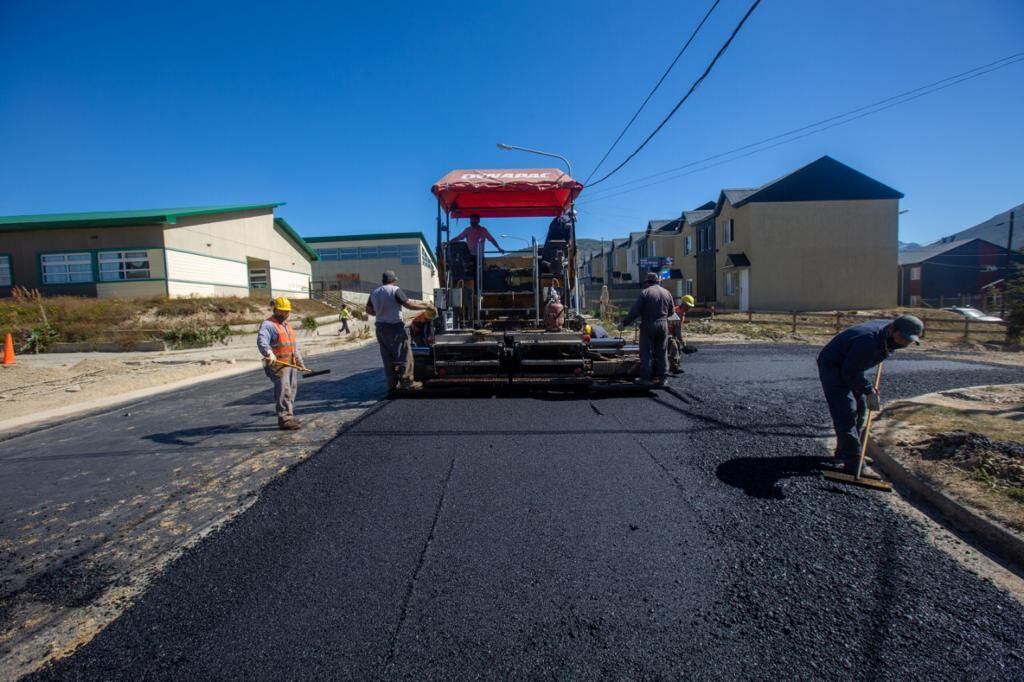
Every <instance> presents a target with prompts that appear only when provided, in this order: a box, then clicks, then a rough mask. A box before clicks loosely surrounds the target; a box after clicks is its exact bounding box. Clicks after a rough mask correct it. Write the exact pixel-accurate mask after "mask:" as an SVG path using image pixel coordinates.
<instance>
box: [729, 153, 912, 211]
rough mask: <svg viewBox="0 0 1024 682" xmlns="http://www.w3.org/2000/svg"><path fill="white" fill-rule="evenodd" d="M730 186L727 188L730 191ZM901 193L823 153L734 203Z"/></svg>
mask: <svg viewBox="0 0 1024 682" xmlns="http://www.w3.org/2000/svg"><path fill="white" fill-rule="evenodd" d="M729 191H730V190H726V192H729ZM902 198H903V193H902V192H899V191H897V190H895V189H893V188H892V187H889V186H888V185H883V184H882V183H880V182H879V181H878V180H875V179H874V178H870V177H868V176H867V175H864V174H863V173H861V172H860V171H857V170H854V169H853V168H850V167H849V166H847V165H846V164H844V163H840V162H838V161H836V160H835V159H833V158H832V157H831V156H823V157H821V158H820V159H818V160H816V161H812V162H811V163H809V164H807V165H806V166H804V167H802V168H798V169H796V170H795V171H793V172H792V173H789V174H787V175H783V176H782V177H781V178H779V179H777V180H773V181H771V182H769V183H767V184H765V185H763V186H761V187H760V188H758V189H757V190H756V191H754V192H751V193H750V194H748V195H746V196H745V197H742V198H740V199H739V200H738V201H734V200H733V199H732V198H730V199H729V201H730V203H732V205H733V206H736V207H739V206H742V205H744V204H749V203H755V202H757V203H762V202H763V203H768V202H779V201H850V200H864V199H902Z"/></svg>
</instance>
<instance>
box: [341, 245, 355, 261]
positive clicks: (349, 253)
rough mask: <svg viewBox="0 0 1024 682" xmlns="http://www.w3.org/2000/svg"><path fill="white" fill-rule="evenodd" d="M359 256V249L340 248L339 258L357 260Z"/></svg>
mask: <svg viewBox="0 0 1024 682" xmlns="http://www.w3.org/2000/svg"><path fill="white" fill-rule="evenodd" d="M357 258H359V249H355V248H351V249H338V260H355V259H357Z"/></svg>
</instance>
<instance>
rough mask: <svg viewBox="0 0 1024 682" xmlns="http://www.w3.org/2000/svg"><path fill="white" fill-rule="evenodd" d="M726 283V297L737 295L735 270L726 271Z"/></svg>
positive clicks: (724, 288)
mask: <svg viewBox="0 0 1024 682" xmlns="http://www.w3.org/2000/svg"><path fill="white" fill-rule="evenodd" d="M724 275H725V276H724V281H723V282H722V290H723V291H724V292H725V295H726V296H735V295H736V273H735V271H733V270H726V271H725V273H724Z"/></svg>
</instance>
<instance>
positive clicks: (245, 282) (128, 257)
mask: <svg viewBox="0 0 1024 682" xmlns="http://www.w3.org/2000/svg"><path fill="white" fill-rule="evenodd" d="M282 205H283V203H281V202H277V203H265V204H233V205H224V206H199V207H190V208H157V209H142V210H134V211H101V212H93V213H51V214H46V215H22V216H5V217H0V295H7V294H9V293H10V290H11V287H13V286H22V287H26V288H29V289H39V290H40V291H41V292H43V294H45V295H74V296H98V297H119V298H142V297H150V296H169V297H182V296H249V295H258V296H263V295H265V296H266V297H268V298H270V297H272V296H287V297H293V298H307V297H308V296H309V289H310V279H311V275H312V265H311V264H312V261H315V260H316V259H317V254H316V251H314V250H313V249H312V248H311V247H310V246H309V244H307V243H306V242H305V241H304V240H303V239H302V237H300V236H299V235H298V233H296V232H295V230H294V229H293V228H292V227H291V225H289V224H288V222H287V221H285V220H284V218H280V217H276V216H275V215H274V210H275V209H276V208H277V207H279V206H282Z"/></svg>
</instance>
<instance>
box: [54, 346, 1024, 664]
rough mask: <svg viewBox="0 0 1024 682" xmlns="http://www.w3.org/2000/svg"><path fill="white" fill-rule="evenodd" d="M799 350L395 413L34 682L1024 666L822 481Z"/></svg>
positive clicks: (954, 584) (896, 525) (921, 563)
mask: <svg viewBox="0 0 1024 682" xmlns="http://www.w3.org/2000/svg"><path fill="white" fill-rule="evenodd" d="M814 352H815V349H812V348H808V347H803V346H764V347H759V346H732V347H728V346H718V347H710V348H706V349H704V350H702V352H700V353H699V354H697V355H696V356H691V357H690V358H688V360H689V364H688V365H687V374H686V375H685V377H683V378H682V379H681V380H679V381H677V385H678V386H679V388H680V390H681V391H683V392H684V393H683V396H684V397H685V400H682V399H679V398H678V397H675V396H671V395H667V394H658V395H656V396H642V397H609V398H604V399H597V398H594V399H586V398H583V399H577V398H570V399H564V398H559V397H557V396H536V395H534V396H504V397H503V396H498V397H495V398H491V397H489V396H477V397H469V398H458V397H448V398H437V399H431V400H419V399H417V400H399V401H391V402H387V403H383V404H382V406H381V407H380V408H378V409H375V410H374V411H372V412H371V413H370V414H369V415H368V416H367V417H366V418H365V419H363V420H361V421H359V422H358V423H356V424H355V425H354V426H353V427H352V428H350V429H349V430H347V431H346V432H345V433H344V434H343V435H341V436H340V437H338V438H337V439H335V440H334V441H332V442H331V443H330V444H329V445H328V446H327V447H325V448H324V449H323V450H322V451H320V452H319V453H317V454H316V455H315V456H313V457H312V458H310V459H308V460H306V461H305V462H304V463H302V464H301V465H299V466H297V467H295V468H294V469H292V470H291V471H289V472H288V473H287V474H286V475H284V476H282V477H280V478H278V479H277V480H275V481H274V482H273V483H271V484H270V485H269V486H268V487H267V488H266V489H265V490H264V492H263V493H262V494H261V496H260V498H259V500H258V501H257V502H256V503H255V504H254V505H253V506H251V507H250V508H249V509H248V510H247V511H246V512H245V513H244V514H242V515H241V516H239V517H238V518H237V519H236V520H235V521H233V522H232V523H231V524H230V525H228V526H227V527H226V528H224V529H222V530H221V531H219V532H217V533H216V534H214V535H212V536H211V537H209V538H207V539H206V540H205V541H204V542H202V543H201V544H199V545H198V546H197V547H195V548H194V549H192V550H189V551H188V552H187V553H186V554H185V556H183V557H182V558H181V559H179V560H178V561H176V562H175V563H174V564H173V565H172V566H171V567H170V568H169V569H168V570H167V571H166V572H165V573H164V574H163V575H162V576H161V577H160V578H159V579H158V580H157V581H156V582H155V584H154V585H153V586H152V587H151V588H150V589H149V590H148V591H147V592H146V593H145V594H144V595H143V596H142V597H141V598H140V599H139V600H138V602H137V603H136V604H135V605H134V606H133V607H132V608H130V609H129V610H127V611H126V612H125V613H124V614H123V615H122V616H121V617H120V618H118V619H117V620H116V621H115V622H114V623H113V624H112V625H111V626H109V627H108V628H107V629H106V630H104V631H103V632H102V633H100V634H99V635H98V636H97V637H96V638H95V639H93V640H92V641H91V642H90V643H88V644H87V645H85V646H83V647H82V648H81V649H79V650H78V652H77V653H76V654H75V655H74V656H71V657H69V658H67V659H64V660H62V661H59V662H57V663H56V664H53V665H51V666H50V667H48V668H46V669H44V670H43V671H42V672H41V673H40V674H39V675H38V677H39V678H40V679H50V678H53V679H57V678H60V679H66V678H94V679H100V678H102V679H138V678H157V677H168V676H174V677H183V678H189V677H191V678H198V679H211V678H255V679H282V678H289V679H291V678H313V677H317V678H348V679H352V678H355V679H374V678H402V679H431V678H433V679H437V678H453V677H459V678H473V677H484V678H507V677H516V678H538V677H540V678H560V679H564V678H596V677H607V678H616V679H623V678H629V679H632V678H652V677H665V678H691V679H692V678H701V679H707V678H711V679H738V678H760V679H765V678H769V679H770V678H776V677H780V678H786V679H792V678H812V677H813V678H819V677H825V678H854V677H856V678H858V679H860V678H914V679H928V678H975V679H1010V678H1020V677H1021V676H1022V674H1024V673H1022V672H1021V671H1022V670H1024V627H1022V626H1021V623H1024V608H1022V606H1021V605H1020V603H1019V602H1017V601H1015V600H1014V599H1013V598H1011V597H1009V596H1007V595H1006V594H1005V593H1003V592H1001V591H1000V590H999V589H997V588H996V587H994V586H993V585H992V584H991V583H988V582H985V581H983V580H980V579H979V578H978V577H977V576H976V575H975V574H973V573H970V572H968V571H967V570H965V569H964V568H962V567H961V565H960V564H959V563H957V562H956V561H955V560H954V559H952V558H950V557H949V556H947V555H946V554H944V553H943V552H941V551H940V550H938V549H936V548H934V547H933V546H932V545H931V544H929V542H928V541H927V540H926V538H925V533H924V530H923V529H922V528H921V527H920V526H919V525H918V524H917V522H915V521H912V520H911V519H909V518H908V517H906V516H903V515H901V514H900V513H898V511H896V510H895V509H894V507H893V506H892V505H890V504H888V503H887V501H886V500H885V498H884V495H883V494H881V493H878V492H874V491H870V490H864V489H859V488H851V487H842V486H839V485H837V484H832V483H828V482H826V481H825V480H823V479H822V478H821V477H820V475H819V474H818V471H819V461H820V459H819V458H820V456H821V455H822V454H823V453H824V452H825V445H824V443H823V441H822V439H823V438H825V437H827V436H828V435H829V429H828V427H827V412H826V411H825V409H824V404H823V399H822V396H821V392H820V387H819V386H818V384H817V382H816V377H815V368H814V362H813V359H814ZM1021 380H1024V372H1022V371H1021V370H1018V369H1013V368H1005V367H993V366H987V365H981V364H970V363H965V362H952V361H945V360H935V359H927V358H926V357H925V358H922V357H921V356H917V357H905V358H903V359H899V360H895V361H892V362H890V363H888V364H887V367H886V373H885V377H884V379H883V388H882V391H883V397H884V398H885V399H887V400H891V399H895V398H899V397H906V396H911V395H917V394H921V393H926V392H931V391H935V390H940V389H943V388H947V387H956V386H964V385H973V384H982V383H984V384H991V383H1000V382H1010V381H1014V382H1017V381H1021Z"/></svg>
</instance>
